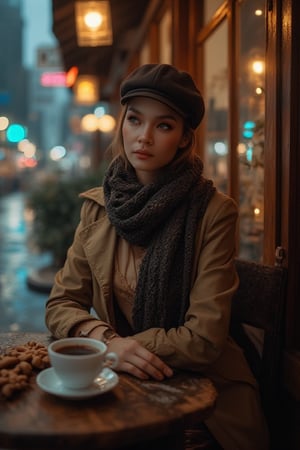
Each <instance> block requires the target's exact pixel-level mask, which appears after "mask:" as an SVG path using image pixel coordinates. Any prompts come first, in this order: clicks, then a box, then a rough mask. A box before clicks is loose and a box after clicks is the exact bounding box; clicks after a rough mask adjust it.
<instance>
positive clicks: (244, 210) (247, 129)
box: [238, 0, 266, 261]
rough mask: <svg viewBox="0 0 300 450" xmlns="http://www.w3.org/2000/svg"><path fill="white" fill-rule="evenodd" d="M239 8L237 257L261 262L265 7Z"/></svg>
mask: <svg viewBox="0 0 300 450" xmlns="http://www.w3.org/2000/svg"><path fill="white" fill-rule="evenodd" d="M264 3H265V2H264V1H263V0H256V1H255V2H253V0H247V1H244V2H243V3H242V4H241V7H240V55H239V60H240V66H239V74H240V83H239V98H240V102H239V108H240V109H239V118H240V123H239V145H238V155H239V180H240V187H239V188H240V256H241V257H243V258H246V259H250V260H254V261H261V259H262V255H263V234H264V119H265V96H264V92H265V42H266V30H265V17H264V11H265V5H264Z"/></svg>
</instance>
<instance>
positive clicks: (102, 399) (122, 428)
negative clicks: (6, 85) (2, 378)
mask: <svg viewBox="0 0 300 450" xmlns="http://www.w3.org/2000/svg"><path fill="white" fill-rule="evenodd" d="M28 341H36V342H39V343H42V344H44V345H48V343H49V342H50V338H49V336H47V335H46V334H31V333H0V352H2V353H3V352H4V351H5V350H6V349H7V348H10V347H14V346H16V345H20V344H24V343H26V342H28ZM215 401H216V390H215V388H214V386H213V384H212V383H211V381H210V380H208V379H207V378H203V377H201V376H196V375H195V374H191V373H186V372H185V373H177V374H176V375H175V376H174V377H172V378H171V379H168V380H165V381H163V382H158V381H141V380H138V379H136V378H134V377H131V376H129V375H125V374H119V383H118V384H117V385H116V386H115V387H114V388H113V389H112V390H111V391H109V392H106V393H104V394H101V395H99V396H96V397H93V398H89V399H84V400H70V399H65V398H60V397H56V396H54V395H51V394H48V393H45V392H44V391H42V390H41V389H40V388H39V386H38V385H37V384H36V375H33V376H32V379H31V382H30V386H29V388H27V389H26V390H25V391H23V392H20V393H18V394H17V395H16V396H15V397H14V398H12V399H10V400H3V399H1V402H0V448H5V449H20V450H21V449H27V450H28V449H30V450H33V449H37V450H62V449H64V450H66V449H82V448H86V449H88V450H91V449H98V450H104V449H105V450H107V449H129V448H130V449H139V450H141V449H143V450H144V449H145V450H146V449H150V448H155V449H156V450H159V449H164V450H166V449H172V450H179V449H183V448H184V446H183V437H184V428H185V427H186V426H188V425H191V424H193V423H195V422H196V421H203V420H204V419H205V418H206V417H207V416H208V415H209V414H210V412H211V411H212V409H213V407H214V404H215Z"/></svg>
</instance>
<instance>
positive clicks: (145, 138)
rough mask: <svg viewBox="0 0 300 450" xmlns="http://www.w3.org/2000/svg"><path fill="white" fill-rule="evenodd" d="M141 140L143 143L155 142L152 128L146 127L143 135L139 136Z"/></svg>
mask: <svg viewBox="0 0 300 450" xmlns="http://www.w3.org/2000/svg"><path fill="white" fill-rule="evenodd" d="M139 142H141V143H143V144H148V145H152V144H153V137H152V133H151V131H150V130H148V129H146V130H144V131H143V132H142V133H141V135H140V136H139Z"/></svg>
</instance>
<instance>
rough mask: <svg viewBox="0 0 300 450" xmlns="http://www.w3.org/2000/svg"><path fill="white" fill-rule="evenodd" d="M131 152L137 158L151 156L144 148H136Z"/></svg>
mask: <svg viewBox="0 0 300 450" xmlns="http://www.w3.org/2000/svg"><path fill="white" fill-rule="evenodd" d="M133 153H134V155H135V156H136V157H137V158H139V159H148V158H151V156H152V155H151V153H148V152H145V151H144V150H136V151H135V152H133Z"/></svg>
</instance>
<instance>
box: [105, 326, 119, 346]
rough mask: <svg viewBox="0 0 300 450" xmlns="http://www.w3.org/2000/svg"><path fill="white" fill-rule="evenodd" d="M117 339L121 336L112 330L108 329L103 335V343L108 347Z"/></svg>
mask: <svg viewBox="0 0 300 450" xmlns="http://www.w3.org/2000/svg"><path fill="white" fill-rule="evenodd" d="M115 337H120V336H119V335H118V334H117V333H116V332H115V330H113V329H112V328H106V330H104V332H103V334H102V337H101V341H102V342H103V344H105V345H108V344H109V343H110V341H112V340H113V339H114V338H115Z"/></svg>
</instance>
